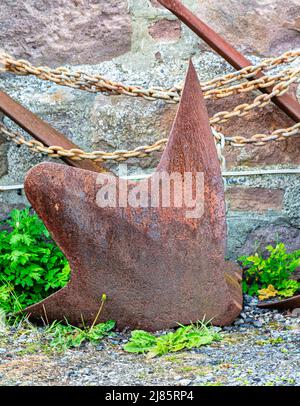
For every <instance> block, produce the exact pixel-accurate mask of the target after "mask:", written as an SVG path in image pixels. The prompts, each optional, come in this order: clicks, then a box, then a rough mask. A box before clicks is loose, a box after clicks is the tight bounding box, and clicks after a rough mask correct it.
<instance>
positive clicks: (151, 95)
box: [0, 51, 300, 166]
mask: <svg viewBox="0 0 300 406" xmlns="http://www.w3.org/2000/svg"><path fill="white" fill-rule="evenodd" d="M299 56H300V51H291V52H287V53H285V54H283V55H281V56H280V57H278V58H272V59H271V58H270V59H266V60H265V61H263V62H262V63H260V64H258V65H255V66H249V67H246V68H244V69H242V70H240V71H237V72H233V73H229V74H227V75H224V76H222V77H218V78H215V79H213V80H211V81H209V82H204V83H202V89H203V90H204V95H205V98H215V99H217V98H222V97H228V96H230V95H233V94H238V93H244V92H248V91H251V90H255V89H258V88H262V87H269V86H274V85H275V86H274V87H273V89H272V92H271V93H269V94H261V95H259V96H257V97H256V98H255V99H254V101H253V102H252V103H244V104H241V105H238V106H236V107H235V108H234V109H233V110H232V111H221V112H218V113H216V114H215V115H214V116H213V117H211V118H210V124H211V125H213V124H221V123H224V122H226V121H227V120H229V119H231V118H233V117H243V116H245V115H247V114H248V113H249V112H250V111H251V110H252V109H254V108H257V107H259V108H263V107H265V106H266V105H267V104H268V103H270V102H271V99H272V98H273V97H274V96H281V95H283V94H284V93H286V92H287V90H288V88H289V86H290V85H291V84H292V83H294V82H295V81H298V76H299V75H300V69H291V68H289V69H286V70H283V71H281V72H280V73H278V74H276V75H273V76H263V77H261V78H259V79H254V80H252V81H251V82H248V81H247V82H242V83H240V84H238V85H233V86H229V87H223V86H225V85H228V84H229V83H232V82H235V81H237V80H241V79H247V78H251V77H254V76H255V75H256V74H257V73H259V72H261V71H262V70H263V69H272V68H274V67H275V66H278V65H280V64H283V63H288V62H291V61H293V60H295V59H296V58H297V57H299ZM0 63H2V64H3V66H4V67H3V68H0V72H1V71H2V72H3V71H10V72H12V73H16V74H20V75H35V76H37V77H39V78H40V79H43V80H51V81H53V82H55V83H57V84H60V85H65V86H70V87H73V88H77V89H81V90H87V91H90V92H99V91H101V92H109V93H110V94H127V95H130V96H135V97H137V96H140V97H143V98H145V99H147V100H156V99H163V100H165V101H166V102H170V103H177V102H178V101H179V100H180V94H181V90H182V87H181V86H174V87H173V88H172V89H169V90H165V89H162V88H157V87H156V88H151V89H144V88H141V87H139V86H127V85H124V84H120V83H116V82H112V81H109V80H107V79H105V78H104V77H102V76H100V75H95V76H91V75H88V74H86V73H84V72H80V71H77V72H74V73H72V72H71V71H69V70H68V69H66V68H64V67H60V68H56V69H50V68H47V67H38V68H36V67H34V66H32V65H31V64H30V63H29V62H27V61H24V60H14V59H13V58H11V57H10V56H9V55H7V54H0ZM276 83H277V84H276ZM212 129H213V135H214V137H215V142H216V147H217V152H218V156H219V159H220V161H221V164H222V165H223V166H224V165H225V160H224V157H223V155H222V150H223V148H224V145H225V142H226V143H227V144H230V145H233V146H243V145H246V144H253V145H256V146H258V145H259V146H260V145H264V144H265V143H266V142H268V141H277V140H284V139H286V138H288V137H291V136H293V135H296V134H299V132H300V123H297V124H295V125H294V126H292V127H289V128H286V129H278V130H275V131H273V132H272V133H271V134H255V135H253V136H252V137H250V138H245V137H243V136H233V137H225V136H224V135H223V134H221V133H219V132H217V131H216V129H215V128H213V127H212ZM0 131H1V132H2V133H3V134H4V135H6V137H7V138H8V139H10V140H12V141H14V142H15V143H16V144H18V145H25V146H27V147H28V148H29V149H30V150H32V151H33V152H38V153H42V154H47V155H48V156H50V157H52V158H60V157H68V158H70V159H73V160H81V159H91V160H94V161H101V162H104V161H108V160H113V161H119V162H120V161H124V160H127V159H129V158H133V157H135V158H143V157H146V156H148V155H149V154H151V153H153V152H155V151H161V150H162V149H163V148H164V146H165V144H166V142H167V139H166V138H163V139H160V140H158V141H157V142H155V143H154V144H152V145H144V146H140V147H137V148H135V149H133V150H129V151H127V150H116V151H113V152H105V151H94V152H85V151H83V150H81V149H70V150H66V149H64V148H62V147H59V146H50V147H46V146H45V145H44V144H42V143H41V142H39V141H36V140H33V139H30V140H29V141H27V140H26V139H25V138H24V137H23V136H22V135H20V134H18V133H15V132H13V131H11V130H9V129H8V128H7V127H5V126H4V125H3V124H0Z"/></svg>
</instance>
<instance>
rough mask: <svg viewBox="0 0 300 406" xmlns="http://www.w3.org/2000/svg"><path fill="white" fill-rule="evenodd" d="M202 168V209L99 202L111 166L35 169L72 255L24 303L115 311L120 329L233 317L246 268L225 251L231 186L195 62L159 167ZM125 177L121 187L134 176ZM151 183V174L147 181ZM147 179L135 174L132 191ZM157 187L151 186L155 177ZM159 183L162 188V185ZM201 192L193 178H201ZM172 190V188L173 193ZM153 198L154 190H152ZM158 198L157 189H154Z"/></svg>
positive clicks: (57, 316)
mask: <svg viewBox="0 0 300 406" xmlns="http://www.w3.org/2000/svg"><path fill="white" fill-rule="evenodd" d="M186 172H189V173H191V174H192V175H193V179H194V177H195V176H196V174H197V173H203V174H204V200H203V201H202V203H203V214H202V216H200V217H199V218H187V216H186V212H187V207H186V206H185V205H183V206H182V207H177V206H175V204H174V202H173V203H172V204H171V205H170V207H163V205H162V203H161V202H160V203H159V205H158V207H132V206H127V207H121V205H120V201H118V204H117V207H99V204H97V196H98V195H97V194H98V193H99V190H101V189H99V184H100V183H101V184H102V183H103V182H104V178H103V177H105V176H110V175H105V174H96V173H94V172H91V171H86V170H82V169H78V168H72V167H68V166H65V165H60V164H52V163H42V164H39V165H37V166H35V167H34V168H32V169H31V170H30V171H29V172H28V174H27V176H26V180H25V192H26V195H27V197H28V199H29V201H30V202H31V204H32V206H33V208H34V209H35V211H36V212H37V213H38V215H39V216H40V217H41V219H42V220H43V221H44V223H45V225H46V227H47V228H48V230H49V231H50V233H51V235H52V237H53V238H54V240H55V241H56V243H57V244H58V245H59V247H60V248H61V249H62V251H63V252H64V254H65V255H66V257H67V259H68V260H69V263H70V266H71V270H72V274H71V280H70V282H69V284H68V285H67V286H66V287H64V288H63V289H61V290H60V291H58V292H56V293H54V294H53V295H51V296H49V297H48V298H46V299H45V300H43V301H42V302H40V303H37V304H35V305H33V306H30V307H28V308H27V309H25V312H26V313H28V314H30V316H31V318H34V319H36V320H37V319H39V318H43V317H44V315H45V313H46V315H47V319H48V320H49V321H51V320H61V319H63V318H64V317H65V318H66V319H68V320H69V322H71V323H73V324H80V323H81V321H82V319H84V320H85V322H86V323H92V321H93V320H94V318H95V316H96V314H97V310H98V309H99V304H100V300H101V296H102V294H103V293H105V294H106V295H107V301H106V303H105V306H104V307H103V311H102V313H101V317H100V319H99V321H104V320H108V319H114V320H116V321H117V326H118V328H120V329H121V328H124V327H126V326H128V327H130V328H143V329H146V330H150V331H154V330H159V329H166V328H171V327H174V326H176V325H177V323H182V324H188V323H190V322H195V321H197V320H201V319H203V318H206V319H212V323H213V324H215V325H226V324H230V323H232V321H233V320H234V319H235V318H236V317H237V316H238V315H239V313H240V311H241V309H242V290H241V270H240V268H239V267H238V266H237V265H236V264H234V263H232V262H229V261H225V260H224V255H225V246H226V218H225V200H224V189H223V182H222V177H221V171H220V165H219V161H218V157H217V151H216V146H215V143H214V138H213V135H212V132H211V128H210V126H209V120H208V115H207V110H206V107H205V102H204V98H203V95H202V92H201V88H200V83H199V80H198V77H197V74H196V71H195V69H194V67H193V65H192V63H191V62H190V65H189V68H188V73H187V76H186V81H185V86H184V90H183V94H182V98H181V102H180V105H179V108H178V111H177V115H176V119H175V122H174V124H173V127H172V130H171V133H170V136H169V140H168V144H167V147H166V149H165V151H164V153H163V155H162V157H161V160H160V163H159V165H158V167H157V169H156V172H155V173H154V174H153V175H151V176H150V177H149V178H147V179H146V180H144V181H143V182H144V184H143V185H144V186H145V185H147V184H148V185H149V183H150V182H151V179H152V178H153V176H155V175H156V176H157V175H158V174H159V175H160V174H162V173H167V174H170V175H172V174H174V173H179V174H182V175H183V174H184V173H186ZM116 180H118V183H117V190H118V191H120V189H121V188H123V187H125V186H126V185H125V183H126V184H127V185H128V181H127V180H125V179H120V178H118V177H111V178H110V180H108V182H107V184H106V186H111V185H113V184H114V182H115V181H116ZM147 182H148V183H147ZM139 185H141V181H140V182H133V181H132V182H131V183H130V185H129V186H128V187H129V189H128V195H126V197H128V196H129V195H130V193H131V191H132V189H131V188H135V187H138V186H139ZM150 188H151V186H150ZM160 192H161V190H160ZM193 192H195V183H193ZM172 193H173V194H174V192H172ZM146 197H147V199H148V198H149V196H148V195H147V196H146ZM149 199H150V198H149Z"/></svg>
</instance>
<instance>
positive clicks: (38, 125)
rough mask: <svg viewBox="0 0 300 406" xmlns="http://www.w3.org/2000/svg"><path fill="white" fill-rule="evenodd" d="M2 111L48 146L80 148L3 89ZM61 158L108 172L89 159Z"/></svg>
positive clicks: (86, 167)
mask: <svg viewBox="0 0 300 406" xmlns="http://www.w3.org/2000/svg"><path fill="white" fill-rule="evenodd" d="M0 112H2V113H3V114H5V115H6V116H7V117H9V118H10V119H11V120H12V121H14V122H15V123H16V124H18V125H19V126H20V127H21V128H23V130H25V131H26V132H28V133H29V134H30V135H32V136H33V137H34V138H35V139H37V140H38V141H41V142H42V143H43V144H45V145H47V146H48V147H49V146H52V145H57V146H60V147H63V148H66V149H72V148H78V146H77V145H76V144H74V143H73V142H71V141H70V140H69V139H68V138H66V137H65V136H64V135H63V134H61V133H59V132H58V131H57V130H55V129H54V128H53V127H51V126H50V125H49V124H48V123H46V122H45V121H43V120H41V119H40V118H39V117H37V116H36V115H35V114H33V113H32V112H31V111H29V110H27V109H26V108H25V107H23V106H21V105H20V104H19V103H17V102H16V101H15V100H13V99H12V98H11V97H10V96H8V95H7V94H6V93H4V92H3V91H1V90H0ZM61 159H62V160H63V161H65V162H66V163H67V164H68V165H71V166H75V167H77V168H81V169H86V170H89V171H93V172H106V169H105V168H104V167H102V166H101V165H100V164H99V163H96V162H92V161H89V160H82V161H74V160H72V159H69V158H65V157H62V158H61Z"/></svg>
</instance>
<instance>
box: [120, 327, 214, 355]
mask: <svg viewBox="0 0 300 406" xmlns="http://www.w3.org/2000/svg"><path fill="white" fill-rule="evenodd" d="M219 340H221V336H220V334H218V333H217V332H216V331H215V329H214V328H213V327H208V324H205V323H203V322H198V323H196V324H191V325H189V326H182V325H180V327H179V328H178V329H177V330H176V331H175V332H170V333H167V334H164V335H161V336H159V337H157V336H155V335H153V334H150V333H147V332H146V331H143V330H135V331H133V332H132V333H131V337H130V340H129V342H128V343H127V344H126V345H125V346H124V350H125V351H127V352H131V353H148V355H149V357H155V356H157V355H158V356H161V355H164V354H167V353H169V352H175V351H180V350H183V349H185V348H187V349H191V348H197V347H200V346H201V345H207V344H211V343H212V342H213V341H219Z"/></svg>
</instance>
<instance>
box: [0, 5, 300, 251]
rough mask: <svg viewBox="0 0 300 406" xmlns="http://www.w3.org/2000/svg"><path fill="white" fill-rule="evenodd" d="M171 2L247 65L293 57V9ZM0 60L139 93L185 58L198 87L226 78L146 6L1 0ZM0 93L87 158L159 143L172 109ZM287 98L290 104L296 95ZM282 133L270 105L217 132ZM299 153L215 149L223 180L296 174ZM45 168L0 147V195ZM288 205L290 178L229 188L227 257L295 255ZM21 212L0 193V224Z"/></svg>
mask: <svg viewBox="0 0 300 406" xmlns="http://www.w3.org/2000/svg"><path fill="white" fill-rule="evenodd" d="M183 2H184V3H185V4H186V5H187V6H188V7H190V8H191V9H192V10H193V11H194V12H196V13H197V14H198V15H199V16H200V17H201V18H202V19H203V20H204V21H205V22H206V23H208V24H210V25H211V26H212V27H213V28H214V29H215V30H216V31H218V32H219V33H220V34H222V35H223V36H224V37H225V38H226V39H227V40H228V41H230V42H231V43H232V44H234V45H235V46H236V47H237V48H238V49H239V50H240V51H242V52H243V53H244V54H245V55H247V56H248V57H249V59H251V60H252V61H253V62H254V63H256V62H259V61H260V60H261V59H262V58H265V57H268V56H277V55H280V54H281V53H283V52H285V51H287V50H290V49H297V48H300V34H299V26H298V25H297V24H298V23H299V18H298V19H297V17H299V16H300V3H299V0H290V1H289V2H286V1H283V0H253V1H250V2H249V1H248V0H224V1H222V2H220V1H218V0H202V1H193V0H185V1H183ZM0 48H2V49H4V50H5V51H7V52H8V53H11V54H12V55H13V56H15V57H20V58H25V59H28V60H30V61H31V62H32V63H34V64H41V65H49V66H52V67H56V66H59V65H69V66H71V67H72V68H73V67H74V69H77V68H80V69H82V70H85V71H87V72H98V73H101V74H102V75H104V76H106V77H108V78H111V79H115V80H118V81H123V82H126V83H128V84H139V85H143V86H152V85H153V86H154V85H156V86H164V87H168V86H171V85H173V84H174V83H180V82H182V80H183V78H184V74H185V71H186V68H187V63H188V59H189V58H190V57H192V58H193V61H194V63H195V66H196V68H197V71H198V73H199V77H200V79H201V80H208V79H210V78H213V77H215V76H216V75H220V74H223V73H224V72H230V71H232V68H231V67H230V66H229V65H228V64H227V63H226V62H225V61H224V60H223V59H221V58H220V57H218V56H217V55H216V54H215V53H213V52H212V51H211V50H210V49H209V47H208V46H207V45H206V44H205V43H203V41H201V40H200V39H199V38H197V36H196V35H194V34H193V33H192V32H191V31H190V30H189V29H188V28H186V27H185V26H184V25H183V24H181V23H180V22H179V21H178V20H177V19H176V18H175V17H174V16H173V15H171V14H170V13H169V12H168V11H167V10H165V9H163V8H162V7H161V6H160V5H159V4H158V2H157V1H156V0H128V1H126V0H105V1H104V0H61V1H57V0H54V1H49V0H39V1H38V0H26V1H25V0H19V1H17V2H15V1H13V0H2V2H1V8H0ZM0 85H1V88H2V89H3V90H5V91H6V92H7V93H9V94H10V95H11V96H12V97H14V98H15V99H16V100H18V101H19V102H21V103H22V104H23V105H25V106H26V107H28V108H29V109H31V110H32V111H33V112H34V113H36V114H37V115H39V116H40V117H42V118H43V119H45V120H47V121H48V122H49V123H50V124H51V125H53V126H54V127H56V128H57V129H58V130H59V131H61V132H63V133H64V134H65V135H67V136H68V137H69V138H70V139H72V140H74V141H75V142H76V143H77V144H79V145H80V146H82V147H85V148H87V149H96V148H97V149H105V150H108V151H109V150H114V149H116V148H126V149H127V148H134V147H136V146H139V145H142V144H147V143H152V142H154V141H155V140H157V139H159V138H161V137H165V136H167V134H168V132H169V130H170V127H171V124H172V121H173V119H174V116H175V112H176V108H177V107H176V106H174V105H168V104H165V103H164V102H162V101H155V102H148V101H145V100H141V99H134V98H129V97H126V96H112V97H107V96H104V95H103V94H90V93H86V92H82V91H78V90H74V89H70V88H67V87H58V86H56V85H54V84H52V83H47V82H44V81H40V80H38V79H36V78H34V77H20V76H19V77H18V76H13V75H10V74H2V75H1V77H0ZM290 93H291V95H292V96H293V97H296V95H297V87H296V86H293V88H292V89H291V91H290ZM298 93H299V92H298ZM299 96H300V94H299ZM251 99H253V94H251V95H249V94H247V95H241V96H238V97H237V96H235V97H232V98H226V99H223V100H219V101H217V102H216V101H208V110H209V114H210V115H212V114H213V113H215V112H217V111H221V110H228V109H231V108H233V107H234V106H235V105H237V104H240V103H243V102H249V100H251ZM5 122H6V124H7V125H9V126H11V127H12V128H15V127H14V125H13V124H12V123H11V122H9V121H8V120H7V119H5ZM291 124H292V121H291V120H290V119H289V118H288V117H287V116H286V115H285V114H284V113H282V112H281V111H279V110H278V108H277V107H275V106H273V105H270V106H268V107H266V108H265V109H263V110H260V109H257V110H254V111H253V112H252V113H251V114H249V115H248V116H246V117H244V118H241V119H234V120H230V121H229V122H227V123H225V124H223V125H221V126H219V129H220V130H221V131H222V132H223V133H224V134H226V135H237V134H240V135H245V136H250V135H251V134H254V133H255V132H266V131H270V130H273V129H276V128H282V127H287V126H289V125H291ZM299 148H300V137H298V138H294V139H290V140H287V141H284V142H281V143H268V144H267V145H266V146H264V147H253V146H247V147H245V148H236V147H226V150H225V157H226V161H227V169H239V170H240V169H249V168H250V169H260V168H281V167H298V166H299V164H300V154H299ZM47 159H48V158H43V157H41V156H39V155H35V154H33V153H30V152H29V151H28V150H26V148H25V147H21V148H19V147H17V146H16V145H13V144H11V143H7V142H5V140H4V139H0V185H9V184H16V183H22V181H23V179H24V174H25V173H26V171H27V170H28V169H29V168H31V167H32V166H33V165H34V164H36V163H38V162H41V161H42V160H47ZM157 160H158V155H156V156H153V157H151V158H147V159H143V160H131V161H129V162H128V165H129V170H130V172H134V173H135V172H138V171H147V172H149V171H151V170H152V168H154V167H155V165H156V163H157ZM299 193H300V179H299V176H296V175H278V176H274V175H268V176H251V177H246V176H244V177H238V178H237V177H231V178H229V179H228V180H227V191H226V199H227V202H228V233H229V243H228V255H229V256H231V257H236V256H237V255H239V254H242V253H246V252H250V251H251V250H252V249H253V246H254V245H255V244H256V243H257V244H262V245H265V244H267V243H269V242H274V241H276V240H283V241H285V242H286V243H287V244H288V246H289V247H290V248H291V249H292V248H300V214H299V207H300V203H299ZM23 204H27V203H26V199H25V197H24V195H23V194H22V193H20V192H15V191H11V192H5V193H4V192H3V193H1V192H0V217H1V218H3V217H4V216H5V215H7V213H8V212H9V210H10V209H11V208H12V207H14V206H15V205H18V206H19V207H20V206H21V205H23Z"/></svg>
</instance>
